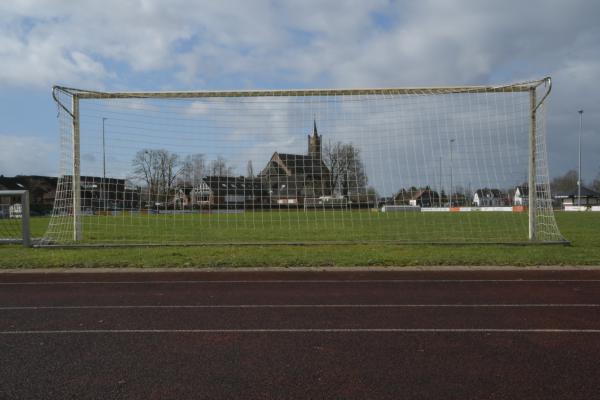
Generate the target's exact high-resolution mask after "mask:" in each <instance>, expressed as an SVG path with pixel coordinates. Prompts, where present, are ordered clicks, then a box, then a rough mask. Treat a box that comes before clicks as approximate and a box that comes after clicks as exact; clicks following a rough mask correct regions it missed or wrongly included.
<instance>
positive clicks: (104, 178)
mask: <svg viewBox="0 0 600 400" xmlns="http://www.w3.org/2000/svg"><path fill="white" fill-rule="evenodd" d="M107 119H108V118H106V117H102V203H103V208H104V212H106V190H105V185H106V142H105V139H104V122H105V121H106V120H107Z"/></svg>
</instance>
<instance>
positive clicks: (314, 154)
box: [308, 120, 321, 160]
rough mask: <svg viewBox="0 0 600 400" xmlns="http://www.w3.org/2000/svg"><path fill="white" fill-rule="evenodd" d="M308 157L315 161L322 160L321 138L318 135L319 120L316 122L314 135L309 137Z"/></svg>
mask: <svg viewBox="0 0 600 400" xmlns="http://www.w3.org/2000/svg"><path fill="white" fill-rule="evenodd" d="M308 155H309V156H311V158H312V159H313V160H321V136H319V134H318V133H317V120H314V125H313V134H312V135H308Z"/></svg>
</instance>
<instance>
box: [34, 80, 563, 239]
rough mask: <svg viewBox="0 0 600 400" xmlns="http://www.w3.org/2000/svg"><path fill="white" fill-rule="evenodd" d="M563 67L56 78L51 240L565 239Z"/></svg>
mask: <svg viewBox="0 0 600 400" xmlns="http://www.w3.org/2000/svg"><path fill="white" fill-rule="evenodd" d="M550 89H551V81H550V78H545V79H541V80H537V81H529V82H521V83H515V84H509V85H500V86H464V87H445V88H390V89H326V90H271V91H200V92H129V93H120V92H119V93H107V92H96V91H89V90H81V89H73V88H66V87H59V86H56V87H54V89H53V96H54V99H55V100H56V103H57V106H58V110H59V118H58V121H59V131H60V142H61V157H60V177H59V182H58V188H57V192H56V200H55V206H54V211H53V214H52V218H51V221H50V223H49V227H48V230H47V232H46V235H45V238H44V241H43V243H45V244H141V245H144V244H207V243H234V244H235V243H238V244H242V243H250V244H262V243H269V244H270V243H356V242H426V243H440V242H441V243H510V242H533V243H540V242H544V243H548V242H564V241H565V239H564V238H563V237H562V236H561V234H560V232H559V230H558V227H557V225H556V222H555V219H554V214H553V211H552V202H551V196H550V189H549V184H548V168H547V155H546V136H545V123H544V121H545V112H544V110H545V107H544V102H545V100H546V98H547V96H548V94H549V93H550Z"/></svg>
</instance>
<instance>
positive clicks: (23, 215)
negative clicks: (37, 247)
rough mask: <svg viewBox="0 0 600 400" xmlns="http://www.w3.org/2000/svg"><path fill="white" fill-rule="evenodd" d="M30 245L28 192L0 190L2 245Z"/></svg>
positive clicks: (0, 240) (0, 233)
mask: <svg viewBox="0 0 600 400" xmlns="http://www.w3.org/2000/svg"><path fill="white" fill-rule="evenodd" d="M2 243H21V244H23V245H24V246H26V247H27V246H29V245H30V234H29V193H28V192H27V191H26V190H0V244H2Z"/></svg>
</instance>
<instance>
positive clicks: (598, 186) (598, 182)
mask: <svg viewBox="0 0 600 400" xmlns="http://www.w3.org/2000/svg"><path fill="white" fill-rule="evenodd" d="M592 189H594V190H595V191H597V192H600V173H599V174H598V175H597V176H596V179H594V182H592Z"/></svg>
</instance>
